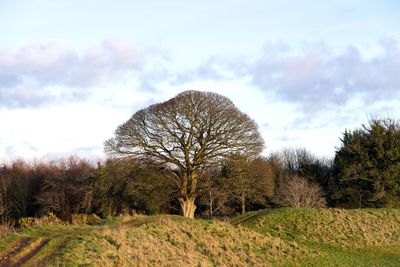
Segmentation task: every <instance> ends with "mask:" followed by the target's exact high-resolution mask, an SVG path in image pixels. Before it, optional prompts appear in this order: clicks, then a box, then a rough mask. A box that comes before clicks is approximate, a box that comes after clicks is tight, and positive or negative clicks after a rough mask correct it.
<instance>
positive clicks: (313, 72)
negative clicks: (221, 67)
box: [249, 41, 400, 113]
mask: <svg viewBox="0 0 400 267" xmlns="http://www.w3.org/2000/svg"><path fill="white" fill-rule="evenodd" d="M381 47H382V50H383V53H382V54H381V55H380V56H375V57H373V58H370V59H366V58H364V57H363V55H362V53H361V52H360V50H359V49H357V48H356V47H352V46H349V47H348V48H347V49H346V50H345V51H343V52H341V53H339V54H335V53H334V52H331V51H329V50H328V49H327V48H326V47H325V46H313V47H308V48H307V49H306V50H305V51H303V52H302V53H300V54H298V53H297V54H294V53H288V52H287V50H285V52H284V53H275V54H274V53H270V52H268V51H267V52H268V53H267V54H265V55H264V56H263V57H262V58H260V59H258V60H257V61H256V62H255V64H254V65H253V66H252V68H251V69H250V70H249V72H250V74H251V76H252V77H253V78H252V83H253V84H254V85H256V86H257V87H259V88H261V89H262V90H265V91H266V92H272V93H274V94H275V95H277V96H278V97H279V98H281V99H283V100H285V101H289V102H292V103H296V104H299V105H300V106H301V107H302V110H303V111H304V112H306V113H309V112H312V111H319V110H321V109H325V108H329V107H332V106H337V105H345V104H346V103H347V101H349V100H350V99H352V98H353V97H354V96H360V97H361V98H362V99H363V101H364V102H365V103H369V102H375V101H377V100H382V99H390V98H393V97H398V96H399V95H400V75H399V70H400V50H399V46H398V43H396V42H395V41H391V42H386V43H382V44H381Z"/></svg>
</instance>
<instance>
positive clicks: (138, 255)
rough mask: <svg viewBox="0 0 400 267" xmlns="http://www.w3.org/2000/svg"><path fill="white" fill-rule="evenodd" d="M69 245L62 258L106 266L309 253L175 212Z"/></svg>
mask: <svg viewBox="0 0 400 267" xmlns="http://www.w3.org/2000/svg"><path fill="white" fill-rule="evenodd" d="M146 218H147V219H148V218H149V217H143V218H139V220H146ZM153 220H154V219H153ZM135 223H136V224H137V221H135V222H134V223H133V225H135ZM69 246H71V247H70V248H68V247H67V248H66V250H65V252H64V255H63V257H64V259H73V260H74V263H75V264H94V265H102V266H215V265H218V266H249V265H250V266H268V265H272V263H279V262H283V261H286V260H288V259H300V258H301V257H302V256H303V255H305V254H306V253H307V252H306V251H305V250H304V249H300V248H299V247H298V246H297V244H296V243H295V242H290V243H288V242H284V241H282V240H281V239H279V238H273V237H271V236H269V235H265V234H260V233H257V232H254V231H251V230H249V229H246V228H241V227H234V226H232V225H230V224H228V223H221V222H208V221H195V220H182V218H174V217H166V218H159V219H157V220H154V221H153V222H148V223H143V224H141V225H140V226H136V227H135V226H133V227H132V225H130V224H126V223H125V224H120V226H119V227H107V228H104V227H101V228H98V229H96V230H95V232H94V234H91V235H86V236H82V237H81V238H80V239H79V242H70V243H69ZM72 247H74V248H73V249H72Z"/></svg>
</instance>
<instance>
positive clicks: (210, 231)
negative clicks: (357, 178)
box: [0, 209, 400, 266]
mask: <svg viewBox="0 0 400 267" xmlns="http://www.w3.org/2000/svg"><path fill="white" fill-rule="evenodd" d="M399 263H400V210H394V209H370V210H369V209H366V210H340V209H322V210H317V209H276V210H264V211H259V212H250V213H247V214H244V215H241V216H238V217H236V218H233V219H232V220H231V221H230V222H218V221H208V220H190V219H184V218H182V217H180V216H167V215H163V216H140V215H136V216H120V217H113V218H109V219H106V220H102V221H100V222H99V223H97V224H96V225H90V226H89V225H46V224H43V225H39V226H35V227H30V228H24V229H22V230H20V231H18V232H16V233H11V234H6V235H3V236H1V237H0V266H21V265H22V266H399Z"/></svg>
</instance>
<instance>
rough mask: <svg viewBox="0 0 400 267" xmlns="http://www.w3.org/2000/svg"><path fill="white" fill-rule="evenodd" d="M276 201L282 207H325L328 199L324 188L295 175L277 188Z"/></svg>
mask: <svg viewBox="0 0 400 267" xmlns="http://www.w3.org/2000/svg"><path fill="white" fill-rule="evenodd" d="M275 202H276V203H277V204H278V205H279V206H282V207H293V208H324V207H326V199H325V197H324V195H323V191H322V188H321V187H320V186H319V185H317V184H312V183H310V182H309V181H308V180H307V179H305V178H302V177H299V176H293V177H291V178H289V179H287V180H286V181H285V182H284V183H283V184H282V185H281V186H280V187H279V189H278V190H277V192H276V195H275Z"/></svg>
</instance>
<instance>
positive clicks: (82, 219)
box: [71, 214, 101, 225]
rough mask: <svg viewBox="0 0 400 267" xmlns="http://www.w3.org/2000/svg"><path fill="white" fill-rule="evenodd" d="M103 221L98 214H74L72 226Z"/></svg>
mask: <svg viewBox="0 0 400 267" xmlns="http://www.w3.org/2000/svg"><path fill="white" fill-rule="evenodd" d="M99 221H101V218H100V217H99V216H97V215H96V214H90V215H88V214H73V215H72V217H71V222H72V224H89V225H92V224H96V223H98V222H99Z"/></svg>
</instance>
